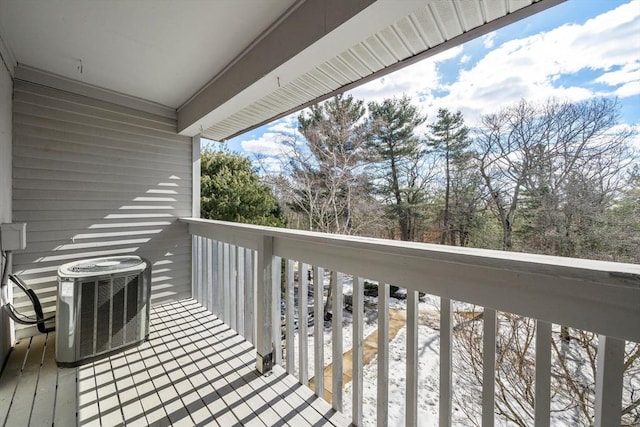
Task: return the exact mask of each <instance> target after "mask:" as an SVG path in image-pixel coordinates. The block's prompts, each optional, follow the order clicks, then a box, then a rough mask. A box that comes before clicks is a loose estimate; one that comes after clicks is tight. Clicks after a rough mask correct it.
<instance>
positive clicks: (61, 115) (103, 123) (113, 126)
mask: <svg viewBox="0 0 640 427" xmlns="http://www.w3.org/2000/svg"><path fill="white" fill-rule="evenodd" d="M13 112H14V114H25V115H29V116H30V117H41V118H45V119H50V120H54V121H57V122H60V123H62V124H64V125H66V126H69V125H73V126H76V125H83V126H89V127H92V128H95V129H105V130H111V131H117V132H119V133H122V134H123V135H125V136H126V135H140V136H147V137H152V138H154V139H159V140H173V141H175V140H176V139H177V138H174V137H173V136H174V135H175V134H171V133H169V132H163V131H156V130H152V129H147V128H143V127H139V126H136V125H128V124H124V123H119V122H114V121H111V120H105V119H102V118H98V117H92V116H86V115H84V114H77V113H73V112H68V111H61V110H54V109H51V108H46V107H42V106H40V105H34V104H24V103H22V102H16V101H15V100H14V103H13ZM183 138H184V137H183Z"/></svg>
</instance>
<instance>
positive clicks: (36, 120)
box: [13, 111, 188, 151]
mask: <svg viewBox="0 0 640 427" xmlns="http://www.w3.org/2000/svg"><path fill="white" fill-rule="evenodd" d="M13 120H14V129H16V128H18V129H19V128H20V127H21V126H33V127H35V128H41V129H50V130H52V131H59V132H69V133H73V134H77V135H84V136H87V137H91V138H103V139H109V140H116V141H121V142H127V143H135V144H145V145H146V146H147V147H148V148H149V149H150V150H151V149H153V148H154V146H155V145H156V144H158V143H160V142H163V143H166V144H173V145H178V144H180V142H181V141H182V142H184V145H188V144H187V141H186V140H185V137H182V136H181V137H180V138H176V139H168V138H157V137H153V136H149V135H144V134H133V133H123V132H119V131H118V130H117V129H105V128H100V127H93V126H88V125H84V124H81V123H66V122H62V121H60V120H53V119H50V118H46V117H38V116H32V115H28V114H21V113H19V112H17V111H14V112H13ZM164 136H165V137H166V135H164ZM86 142H90V141H86ZM168 146H170V145H168ZM160 148H162V146H160ZM175 149H176V150H177V151H180V149H179V148H177V147H176V148H175Z"/></svg>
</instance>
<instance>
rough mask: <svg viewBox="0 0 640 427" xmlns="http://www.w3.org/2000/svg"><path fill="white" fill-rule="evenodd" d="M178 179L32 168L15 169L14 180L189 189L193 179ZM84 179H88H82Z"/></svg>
mask: <svg viewBox="0 0 640 427" xmlns="http://www.w3.org/2000/svg"><path fill="white" fill-rule="evenodd" d="M186 174H187V172H186V171H185V175H183V176H179V177H177V178H178V179H173V178H172V175H169V176H166V177H162V178H161V177H158V176H146V175H141V174H140V170H136V169H135V168H131V169H130V171H129V173H127V174H126V175H124V174H120V175H116V174H110V173H108V172H106V171H105V172H102V173H100V172H93V173H91V172H82V171H78V172H76V171H73V170H71V171H69V170H67V171H65V170H55V169H53V170H52V169H32V168H27V167H23V168H15V169H14V175H13V178H14V179H21V178H25V179H44V180H51V179H52V178H54V177H55V179H56V180H57V181H74V182H84V183H86V184H87V185H88V186H90V185H91V184H92V183H96V184H100V183H112V184H125V185H126V184H127V183H130V182H132V181H133V182H135V183H136V184H137V185H140V184H143V185H147V187H155V186H158V187H187V188H189V187H190V186H191V185H190V184H191V177H190V174H189V175H186ZM83 177H85V178H88V179H82V178H83Z"/></svg>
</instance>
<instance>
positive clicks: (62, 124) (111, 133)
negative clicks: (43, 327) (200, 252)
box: [13, 82, 192, 335]
mask: <svg viewBox="0 0 640 427" xmlns="http://www.w3.org/2000/svg"><path fill="white" fill-rule="evenodd" d="M16 86H17V89H16V94H15V98H14V104H13V106H14V147H13V150H14V154H15V156H14V164H13V177H14V179H13V185H14V189H13V199H14V200H13V210H14V211H13V219H14V221H16V222H26V223H27V230H28V231H27V249H26V250H24V251H19V252H16V253H15V255H14V271H15V272H16V273H17V274H19V275H20V276H21V277H22V278H23V279H25V280H26V282H27V283H28V284H29V285H30V286H31V287H32V288H33V289H34V290H35V291H36V293H38V294H39V296H40V297H41V299H42V302H43V305H44V308H45V311H46V312H53V311H55V304H56V296H57V291H56V289H57V269H58V267H59V266H60V265H61V264H63V263H66V262H70V261H75V260H77V259H83V258H89V257H98V256H110V255H125V254H135V255H140V256H142V257H145V258H147V259H149V261H151V262H152V263H153V265H154V267H153V274H152V295H153V296H152V300H153V301H154V302H167V301H171V300H174V299H181V298H185V297H189V296H191V295H190V293H191V238H190V236H189V235H188V232H187V227H186V226H185V225H184V224H181V223H178V222H177V218H179V217H181V216H191V199H192V194H191V191H192V188H191V173H192V170H191V167H192V165H191V156H192V153H191V140H190V138H186V137H183V136H180V135H177V134H175V131H174V129H175V121H174V120H171V119H167V118H165V117H159V116H154V115H153V114H149V113H144V112H137V111H135V110H132V109H128V108H122V107H120V106H115V105H112V104H109V103H107V102H103V101H98V100H94V99H89V98H86V97H83V96H79V95H72V94H69V93H66V92H61V91H57V90H54V89H50V88H44V87H41V86H36V85H31V84H27V83H24V82H19V84H17V85H16ZM16 304H17V305H18V306H20V305H22V304H24V306H25V308H28V301H27V300H26V298H25V297H24V296H18V295H16ZM27 331H28V330H27V329H25V332H18V335H20V334H21V333H27Z"/></svg>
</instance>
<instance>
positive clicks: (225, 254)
mask: <svg viewBox="0 0 640 427" xmlns="http://www.w3.org/2000/svg"><path fill="white" fill-rule="evenodd" d="M229 278H230V276H229V244H228V243H223V244H222V281H223V293H224V299H223V302H224V307H223V310H224V311H223V312H224V315H223V317H222V319H223V321H224V323H226V324H227V325H228V324H229V317H230V313H231V307H230V306H231V292H230V290H229V281H230V280H229Z"/></svg>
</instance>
